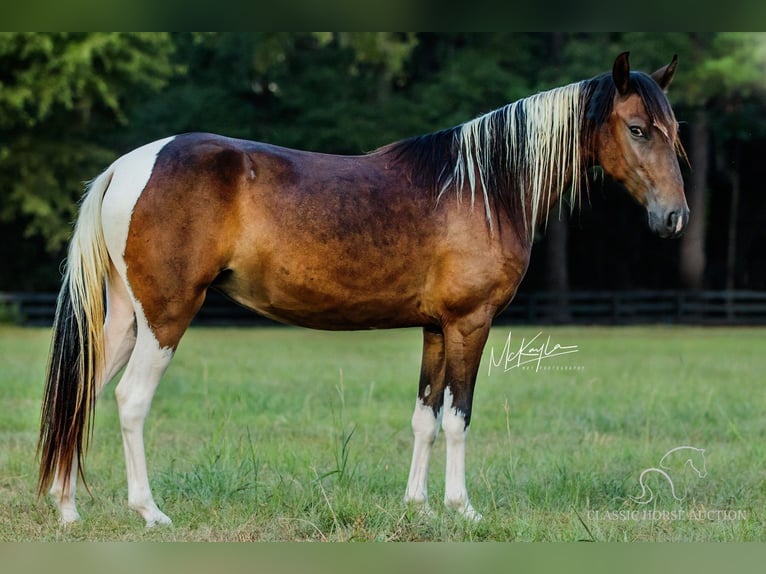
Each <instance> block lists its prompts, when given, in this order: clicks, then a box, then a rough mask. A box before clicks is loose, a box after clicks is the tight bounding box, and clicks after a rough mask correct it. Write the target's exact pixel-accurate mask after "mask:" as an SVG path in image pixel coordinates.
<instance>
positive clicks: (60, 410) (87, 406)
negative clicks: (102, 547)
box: [37, 168, 112, 495]
mask: <svg viewBox="0 0 766 574" xmlns="http://www.w3.org/2000/svg"><path fill="white" fill-rule="evenodd" d="M111 178H112V169H111V168H110V169H109V170H107V171H105V172H104V173H102V174H101V175H100V176H99V177H97V178H96V179H95V180H94V181H93V182H92V183H91V184H90V187H89V189H88V192H87V194H86V195H85V197H84V198H83V201H82V204H81V206H80V213H79V216H78V218H77V224H76V226H75V231H74V236H73V238H72V241H71V243H70V245H69V254H68V258H67V262H66V272H65V274H64V279H63V283H62V285H61V291H60V293H59V296H58V304H57V308H56V317H55V320H54V324H53V341H52V343H51V350H50V357H49V361H48V371H47V375H46V384H45V395H44V397H43V405H42V416H41V423H40V439H39V442H38V453H39V454H40V473H39V477H38V485H37V489H38V495H42V494H44V493H45V491H47V490H48V488H49V487H50V486H51V483H52V482H53V480H54V478H55V476H56V474H57V473H58V475H59V476H61V477H63V487H64V488H65V489H66V488H67V487H68V485H69V481H70V480H71V477H72V476H76V475H73V472H72V470H73V465H75V464H76V465H77V467H75V468H76V469H77V470H78V471H79V473H80V476H82V477H83V479H84V473H83V457H84V452H85V450H86V449H87V446H88V443H89V440H90V431H91V423H92V419H93V410H94V407H95V404H96V396H95V395H96V379H97V377H99V376H102V373H103V370H104V334H103V327H104V317H105V314H106V303H105V288H106V287H105V283H106V279H107V275H108V273H109V268H110V264H109V254H108V252H107V248H106V243H105V240H104V230H103V226H102V222H101V203H102V201H103V198H104V193H105V192H106V189H107V187H108V186H109V182H110V181H111ZM75 454H76V456H75ZM75 458H76V460H75Z"/></svg>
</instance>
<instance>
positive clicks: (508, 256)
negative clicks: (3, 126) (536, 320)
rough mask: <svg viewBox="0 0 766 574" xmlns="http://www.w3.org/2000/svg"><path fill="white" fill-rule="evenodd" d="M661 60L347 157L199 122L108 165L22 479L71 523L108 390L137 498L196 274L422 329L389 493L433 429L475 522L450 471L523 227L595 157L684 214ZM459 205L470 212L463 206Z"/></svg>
mask: <svg viewBox="0 0 766 574" xmlns="http://www.w3.org/2000/svg"><path fill="white" fill-rule="evenodd" d="M675 68H676V58H675V57H674V58H673V60H672V62H671V63H670V64H668V65H667V66H665V67H663V68H661V69H659V70H657V71H656V72H655V73H654V74H651V75H648V74H644V73H641V72H633V71H630V66H629V62H628V54H627V53H623V54H621V55H619V56H618V57H617V58H616V60H615V62H614V65H613V69H612V72H611V73H605V74H603V75H600V76H597V77H595V78H592V79H589V80H584V81H581V82H578V83H574V84H571V85H568V86H564V87H560V88H556V89H552V90H550V91H547V92H543V93H539V94H537V95H533V96H531V97H528V98H525V99H523V100H520V101H517V102H515V103H512V104H508V105H507V106H505V107H502V108H500V109H498V110H495V111H493V112H490V113H487V114H486V115H483V116H480V117H478V118H476V119H474V120H472V121H469V122H466V123H465V124H462V125H460V126H457V127H454V128H451V129H447V130H444V131H441V132H437V133H432V134H428V135H423V136H419V137H413V138H410V139H406V140H403V141H400V142H397V143H393V144H390V145H388V146H385V147H383V148H380V149H378V150H376V151H374V152H371V153H369V154H367V155H362V156H356V157H348V156H336V155H325V154H320V153H310V152H304V151H297V150H292V149H286V148H282V147H277V146H273V145H268V144H263V143H256V142H250V141H242V140H235V139H229V138H225V137H221V136H217V135H211V134H199V133H197V134H185V135H179V136H174V137H169V138H166V139H163V140H160V141H156V142H154V143H150V144H148V145H145V146H143V147H141V148H139V149H136V150H134V151H132V152H130V153H128V154H127V155H124V156H122V157H120V158H119V159H117V160H116V161H115V162H114V163H113V164H112V165H111V166H110V167H109V168H108V169H107V170H106V171H105V172H104V173H102V174H101V175H100V176H98V177H97V178H96V179H95V180H94V181H93V182H92V183H91V185H90V188H89V191H88V193H87V195H86V196H85V198H84V200H83V202H82V205H81V208H80V214H79V216H78V220H77V224H76V227H75V232H74V236H73V239H72V241H71V244H70V248H69V255H68V261H67V268H66V274H65V276H64V280H63V285H62V288H61V292H60V295H59V300H58V309H57V314H56V319H55V324H54V333H53V342H52V347H51V356H50V361H49V366H48V373H47V384H46V389H45V394H44V401H43V406H42V421H41V430H40V440H39V448H38V450H39V453H40V458H41V460H40V475H39V483H38V493H39V494H40V495H42V494H43V493H44V492H45V491H46V490H47V489H48V488H49V487H50V493H51V495H52V497H53V499H54V501H55V503H56V505H57V506H58V509H59V515H60V519H61V521H62V522H64V523H68V522H72V521H74V520H77V519H78V518H79V516H78V513H77V509H76V506H75V500H74V497H75V486H76V483H77V478H78V474H79V475H80V476H82V478H83V479H84V473H83V453H84V451H85V448H86V447H87V445H88V442H89V437H90V433H91V425H92V416H93V410H94V405H95V403H96V399H97V398H98V396H99V394H100V393H101V391H102V390H103V388H104V386H105V384H106V383H107V382H109V380H110V379H112V378H113V377H114V376H115V375H116V374H117V373H118V371H120V369H122V367H123V366H125V365H126V364H127V367H126V369H125V371H124V374H123V375H122V379H121V380H120V382H119V384H118V385H117V388H116V391H115V393H116V396H117V404H118V409H119V418H120V425H121V429H122V438H123V445H124V449H125V458H126V467H127V478H128V505H129V507H130V508H132V509H134V510H136V511H137V512H138V513H140V514H141V516H142V517H143V518H144V520H145V521H146V525H147V526H153V525H156V524H168V523H170V519H169V518H168V517H167V516H166V515H165V514H164V513H162V512H161V511H160V509H159V508H158V507H157V505H156V504H155V502H154V499H153V497H152V493H151V490H150V488H149V480H148V477H147V470H146V457H145V454H144V442H143V426H144V421H145V419H146V416H147V414H148V412H149V407H150V404H151V401H152V397H153V395H154V393H155V390H156V389H157V385H158V384H159V382H160V378H161V377H162V375H163V373H164V372H165V369H166V368H167V366H168V364H169V363H170V360H171V359H172V357H173V354H174V352H175V350H176V348H177V346H178V343H179V341H180V340H181V337H182V336H183V334H184V331H186V329H187V327H188V326H189V323H190V322H191V320H192V318H193V317H194V315H195V313H196V312H197V311H198V309H199V308H200V306H201V305H202V302H203V301H204V299H205V293H206V292H207V290H208V289H209V288H210V287H215V288H217V289H219V290H220V291H222V292H223V293H225V294H226V295H228V296H229V297H230V298H232V299H233V300H235V301H237V302H238V303H240V304H242V305H244V306H246V307H249V308H250V309H253V310H255V311H257V312H259V313H261V314H263V315H265V316H267V317H271V318H273V319H277V320H279V321H283V322H286V323H290V324H295V325H302V326H306V327H312V328H316V329H328V330H353V329H370V328H393V327H415V326H417V327H422V329H423V339H424V343H423V360H422V367H421V372H420V385H419V389H418V395H417V400H416V405H415V411H414V414H413V416H412V430H413V432H414V448H413V455H412V465H411V469H410V473H409V479H408V482H407V488H406V491H405V495H404V498H405V500H406V501H408V502H411V503H414V504H416V505H421V506H422V507H423V508H424V509H427V508H428V506H427V504H428V502H427V474H428V465H429V457H430V453H431V448H432V445H433V443H434V440H435V438H436V435H437V433H438V429H439V427H440V426H441V428H442V429H443V430H444V434H445V437H446V449H447V451H446V452H447V457H446V481H445V493H444V503H445V504H446V506H447V507H451V508H454V509H456V510H457V511H458V512H460V513H461V514H463V515H464V516H466V517H468V518H472V519H478V518H479V517H480V515H479V514H478V512H476V511H475V510H474V508H473V507H472V505H471V503H470V502H469V499H468V494H467V492H466V485H465V444H466V435H467V433H468V428H469V424H470V422H471V403H472V399H473V392H474V384H475V381H476V372H477V369H478V367H479V361H480V359H481V355H482V350H483V348H484V344H485V342H486V340H487V336H488V334H489V330H490V324H491V322H492V319H493V317H495V316H496V315H497V314H498V313H499V312H500V311H502V310H503V309H504V308H505V307H506V306H507V305H508V304H509V302H510V301H511V299H512V298H513V296H514V294H515V292H516V288H517V287H518V285H519V283H520V282H521V280H522V277H523V276H524V273H525V271H526V269H527V264H528V262H529V256H530V251H531V247H532V237H533V234H534V231H535V229H536V228H537V227H539V226H541V225H544V224H545V223H546V222H547V217H548V211H549V209H551V208H552V207H554V206H555V205H556V204H557V203H558V204H559V209H560V205H561V203H560V202H561V201H562V195H563V193H564V192H565V190H567V189H571V195H570V197H568V198H567V201H568V202H570V203H571V204H572V205H574V204H576V203H577V202H578V201H579V199H580V190H581V187H582V185H583V183H584V182H586V181H587V180H586V178H585V176H586V171H587V170H588V169H589V168H590V167H591V166H595V165H600V166H601V167H602V168H603V170H604V172H605V173H606V174H608V175H610V176H611V177H613V178H614V179H616V180H617V181H619V182H621V183H622V184H623V185H624V187H625V188H627V190H628V191H629V192H630V194H631V195H632V196H633V197H634V198H635V199H636V200H637V201H638V202H639V203H641V204H642V205H644V206H645V207H646V210H647V213H648V219H649V226H650V227H651V229H653V230H654V231H655V232H656V233H658V234H659V235H660V236H663V237H672V236H677V235H679V234H680V233H681V232H682V230H683V229H684V226H685V225H686V223H687V221H688V218H689V210H688V208H687V205H686V200H685V198H684V190H683V181H682V178H681V174H680V170H679V166H678V154H679V153H682V147H681V144H680V142H679V138H678V131H677V123H676V120H675V117H674V114H673V111H672V109H671V107H670V104H669V103H668V100H667V98H666V96H665V89H666V88H667V87H668V85H669V84H670V82H671V80H672V78H673V74H674V72H675ZM477 204H478V205H477Z"/></svg>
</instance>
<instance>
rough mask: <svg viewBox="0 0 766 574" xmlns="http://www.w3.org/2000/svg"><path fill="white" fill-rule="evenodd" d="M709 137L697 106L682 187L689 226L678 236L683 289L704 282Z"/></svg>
mask: <svg viewBox="0 0 766 574" xmlns="http://www.w3.org/2000/svg"><path fill="white" fill-rule="evenodd" d="M709 139H710V126H709V124H708V117H707V111H706V110H704V109H701V110H699V111H698V112H697V113H696V114H695V117H694V121H693V123H692V126H691V150H690V154H689V161H690V163H691V167H692V174H691V181H690V182H689V183H690V185H689V186H688V187H687V190H686V192H687V193H686V199H687V202H688V203H689V209H690V210H691V216H690V219H689V226H688V227H687V228H686V232H685V233H684V235H683V237H682V238H681V261H680V274H681V285H682V286H683V287H685V288H686V289H694V290H700V289H702V287H703V285H704V278H705V230H706V227H707V225H706V223H707V221H706V220H707V173H708V147H709V146H708V142H709Z"/></svg>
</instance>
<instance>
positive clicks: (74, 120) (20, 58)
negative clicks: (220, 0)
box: [0, 32, 173, 251]
mask: <svg viewBox="0 0 766 574" xmlns="http://www.w3.org/2000/svg"><path fill="white" fill-rule="evenodd" d="M172 50H173V45H172V43H171V42H170V38H169V37H168V36H167V35H165V34H134V33H129V34H118V33H108V34H106V33H79V34H73V33H16V32H13V33H3V34H0V135H1V136H2V140H0V187H2V189H3V190H4V192H3V203H2V207H1V208H0V221H3V222H11V221H13V222H18V221H19V220H21V221H24V222H25V225H24V234H25V236H27V237H33V236H39V237H43V238H45V244H46V247H47V249H48V250H49V251H57V250H59V249H60V248H61V247H62V245H63V244H64V242H65V241H66V239H67V237H68V235H69V231H70V228H69V222H70V221H71V220H72V218H73V217H74V212H75V206H76V200H77V199H78V198H79V196H80V194H81V193H82V182H81V178H82V174H83V173H89V174H92V175H93V176H94V177H95V175H96V174H97V173H98V171H100V170H101V169H103V168H104V167H106V165H108V163H109V162H110V161H111V160H112V159H114V152H113V150H111V149H110V148H109V147H108V145H107V142H108V141H109V139H110V135H109V134H110V132H112V131H113V130H114V127H115V125H118V126H119V125H121V124H124V123H125V122H127V117H126V115H125V114H124V105H125V102H126V99H127V98H128V97H140V96H141V94H143V93H146V92H152V91H156V90H158V89H160V88H161V87H162V86H163V85H164V84H165V82H166V81H167V78H168V77H170V76H171V75H172V72H173V69H172V66H171V63H170V60H169V56H170V54H171V53H172Z"/></svg>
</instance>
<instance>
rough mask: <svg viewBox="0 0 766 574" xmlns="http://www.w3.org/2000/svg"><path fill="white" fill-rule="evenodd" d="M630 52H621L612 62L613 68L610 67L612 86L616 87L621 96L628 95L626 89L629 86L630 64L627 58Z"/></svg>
mask: <svg viewBox="0 0 766 574" xmlns="http://www.w3.org/2000/svg"><path fill="white" fill-rule="evenodd" d="M629 55H630V52H623V53H622V54H620V55H619V56H617V58H615V60H614V66H612V79H613V80H614V85H615V86H617V91H618V92H620V95H621V96H624V95H625V94H627V93H628V87H629V86H630V62H629V61H628V56H629Z"/></svg>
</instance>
